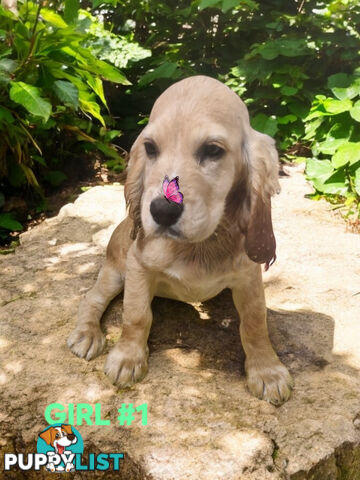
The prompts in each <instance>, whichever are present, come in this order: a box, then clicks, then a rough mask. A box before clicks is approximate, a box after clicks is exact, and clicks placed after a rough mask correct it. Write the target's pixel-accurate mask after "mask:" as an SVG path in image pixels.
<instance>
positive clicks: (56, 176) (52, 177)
mask: <svg viewBox="0 0 360 480" xmlns="http://www.w3.org/2000/svg"><path fill="white" fill-rule="evenodd" d="M44 178H45V180H47V181H48V182H49V183H50V185H52V186H53V187H58V186H59V185H61V184H62V183H63V182H64V181H65V180H66V179H67V176H66V175H65V173H63V172H60V171H59V170H52V171H50V172H47V174H46V175H44Z"/></svg>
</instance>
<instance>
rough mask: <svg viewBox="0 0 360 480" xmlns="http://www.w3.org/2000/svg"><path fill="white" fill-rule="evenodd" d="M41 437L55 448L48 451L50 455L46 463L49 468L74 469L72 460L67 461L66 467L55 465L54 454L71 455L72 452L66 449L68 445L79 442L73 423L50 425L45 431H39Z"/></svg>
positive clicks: (61, 470) (60, 470)
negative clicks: (73, 430)
mask: <svg viewBox="0 0 360 480" xmlns="http://www.w3.org/2000/svg"><path fill="white" fill-rule="evenodd" d="M39 437H40V438H42V439H43V440H44V441H45V442H46V443H47V444H48V445H51V446H52V447H53V449H54V451H53V452H47V455H48V457H49V460H48V463H47V465H46V468H47V470H50V471H51V472H55V471H57V472H63V471H64V470H65V471H66V472H71V471H73V470H74V468H75V467H74V465H73V464H72V463H71V462H68V463H66V466H65V469H64V467H63V466H61V465H58V466H55V463H54V455H55V454H56V455H63V454H65V455H71V454H72V452H71V451H68V450H66V447H69V446H70V445H73V444H74V443H76V442H77V437H76V435H75V434H74V433H73V432H72V429H71V425H64V424H63V425H61V426H60V427H49V428H48V429H47V430H45V432H42V433H39Z"/></svg>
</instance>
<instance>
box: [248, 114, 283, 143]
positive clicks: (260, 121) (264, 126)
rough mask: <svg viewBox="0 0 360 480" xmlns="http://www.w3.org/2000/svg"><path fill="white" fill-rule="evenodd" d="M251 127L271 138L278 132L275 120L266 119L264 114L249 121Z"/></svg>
mask: <svg viewBox="0 0 360 480" xmlns="http://www.w3.org/2000/svg"><path fill="white" fill-rule="evenodd" d="M251 126H252V127H253V128H254V129H255V130H258V131H259V132H262V133H266V134H267V135H270V136H271V137H272V136H274V135H275V133H276V132H277V131H278V126H277V121H276V119H275V118H271V117H267V116H266V115H265V114H264V113H259V114H258V115H256V116H255V117H253V118H252V120H251Z"/></svg>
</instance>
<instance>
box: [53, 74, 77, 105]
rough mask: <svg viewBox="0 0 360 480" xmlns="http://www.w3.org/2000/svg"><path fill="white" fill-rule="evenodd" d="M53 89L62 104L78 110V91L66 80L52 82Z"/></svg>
mask: <svg viewBox="0 0 360 480" xmlns="http://www.w3.org/2000/svg"><path fill="white" fill-rule="evenodd" d="M53 89H54V92H55V93H56V95H57V97H58V98H59V100H61V102H62V103H64V104H65V105H68V106H70V107H73V108H75V109H77V108H78V105H79V90H78V88H77V87H76V85H73V84H72V83H71V82H67V81H66V80H57V81H56V82H54V85H53Z"/></svg>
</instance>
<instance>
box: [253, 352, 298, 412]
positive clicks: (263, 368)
mask: <svg viewBox="0 0 360 480" xmlns="http://www.w3.org/2000/svg"><path fill="white" fill-rule="evenodd" d="M246 374H247V384H248V387H249V390H250V392H251V393H252V394H253V395H255V397H257V398H260V399H261V400H266V401H267V402H270V403H272V404H273V405H281V404H282V403H283V402H286V400H288V399H289V397H290V395H291V390H292V389H293V387H294V380H293V379H292V377H291V375H290V373H289V372H288V370H287V368H286V367H285V366H284V365H283V364H282V363H281V362H280V360H278V359H277V358H275V359H272V360H271V361H269V362H259V361H257V362H256V364H254V363H252V362H246Z"/></svg>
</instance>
